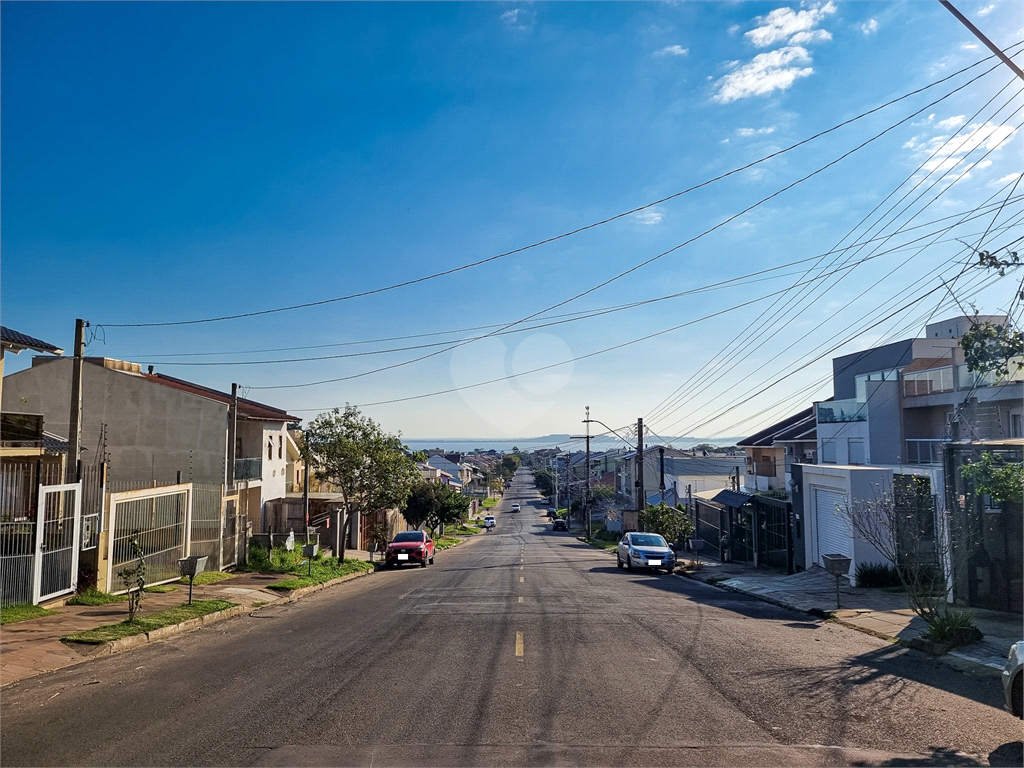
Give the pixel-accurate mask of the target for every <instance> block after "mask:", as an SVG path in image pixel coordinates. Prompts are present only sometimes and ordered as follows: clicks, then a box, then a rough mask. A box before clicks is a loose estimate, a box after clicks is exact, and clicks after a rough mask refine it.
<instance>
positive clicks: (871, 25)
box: [860, 19, 878, 35]
mask: <svg viewBox="0 0 1024 768" xmlns="http://www.w3.org/2000/svg"><path fill="white" fill-rule="evenodd" d="M860 31H861V32H863V33H864V34H865V35H873V34H874V33H875V32H877V31H878V22H877V21H875V20H874V19H868V20H867V21H865V22H864V23H863V24H861V25H860Z"/></svg>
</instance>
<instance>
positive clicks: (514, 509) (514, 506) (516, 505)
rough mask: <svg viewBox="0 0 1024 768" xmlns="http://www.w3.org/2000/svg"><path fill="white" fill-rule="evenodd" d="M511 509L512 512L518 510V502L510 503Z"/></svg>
mask: <svg viewBox="0 0 1024 768" xmlns="http://www.w3.org/2000/svg"><path fill="white" fill-rule="evenodd" d="M512 511H513V512H518V511H519V505H518V504H513V505H512Z"/></svg>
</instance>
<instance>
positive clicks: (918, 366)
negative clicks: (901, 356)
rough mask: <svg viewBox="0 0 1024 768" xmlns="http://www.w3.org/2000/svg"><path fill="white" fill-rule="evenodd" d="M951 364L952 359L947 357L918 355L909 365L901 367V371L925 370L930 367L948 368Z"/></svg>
mask: <svg viewBox="0 0 1024 768" xmlns="http://www.w3.org/2000/svg"><path fill="white" fill-rule="evenodd" d="M951 365H953V361H952V360H950V359H949V358H948V357H919V358H917V359H916V360H912V361H911V362H910V365H908V366H907V367H906V368H904V369H903V373H913V372H914V371H927V370H929V369H931V368H949V367H950V366H951Z"/></svg>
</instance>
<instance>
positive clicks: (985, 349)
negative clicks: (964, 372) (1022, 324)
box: [960, 321, 1024, 378]
mask: <svg viewBox="0 0 1024 768" xmlns="http://www.w3.org/2000/svg"><path fill="white" fill-rule="evenodd" d="M960 346H961V347H962V348H963V350H964V362H966V363H967V369H968V370H969V371H974V372H976V373H981V374H985V373H994V374H995V375H996V376H998V377H1000V378H1001V377H1004V376H1008V375H1009V374H1010V372H1011V371H1019V370H1021V369H1022V368H1024V358H1022V356H1024V333H1021V332H1020V331H1015V330H1014V329H1013V328H1011V327H1009V326H1002V325H995V324H993V323H990V322H987V321H986V322H984V323H972V324H971V329H970V330H969V331H967V333H965V334H964V335H963V337H962V338H961V339H960Z"/></svg>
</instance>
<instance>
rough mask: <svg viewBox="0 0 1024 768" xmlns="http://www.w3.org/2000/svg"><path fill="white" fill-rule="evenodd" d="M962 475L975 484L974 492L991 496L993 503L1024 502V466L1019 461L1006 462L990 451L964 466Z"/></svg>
mask: <svg viewBox="0 0 1024 768" xmlns="http://www.w3.org/2000/svg"><path fill="white" fill-rule="evenodd" d="M960 474H961V476H962V477H963V478H964V479H965V480H970V481H972V482H973V483H974V492H975V493H976V494H979V495H982V494H983V495H986V496H990V497H991V498H992V500H993V501H1016V502H1017V503H1018V504H1019V503H1021V501H1022V500H1024V464H1022V463H1021V462H1019V461H1004V460H1003V458H1002V457H1001V456H996V455H994V454H992V453H990V452H989V451H985V452H984V453H982V454H981V456H980V457H979V458H978V460H977V461H975V462H971V463H970V464H964V465H963V466H962V467H961V468H960Z"/></svg>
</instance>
